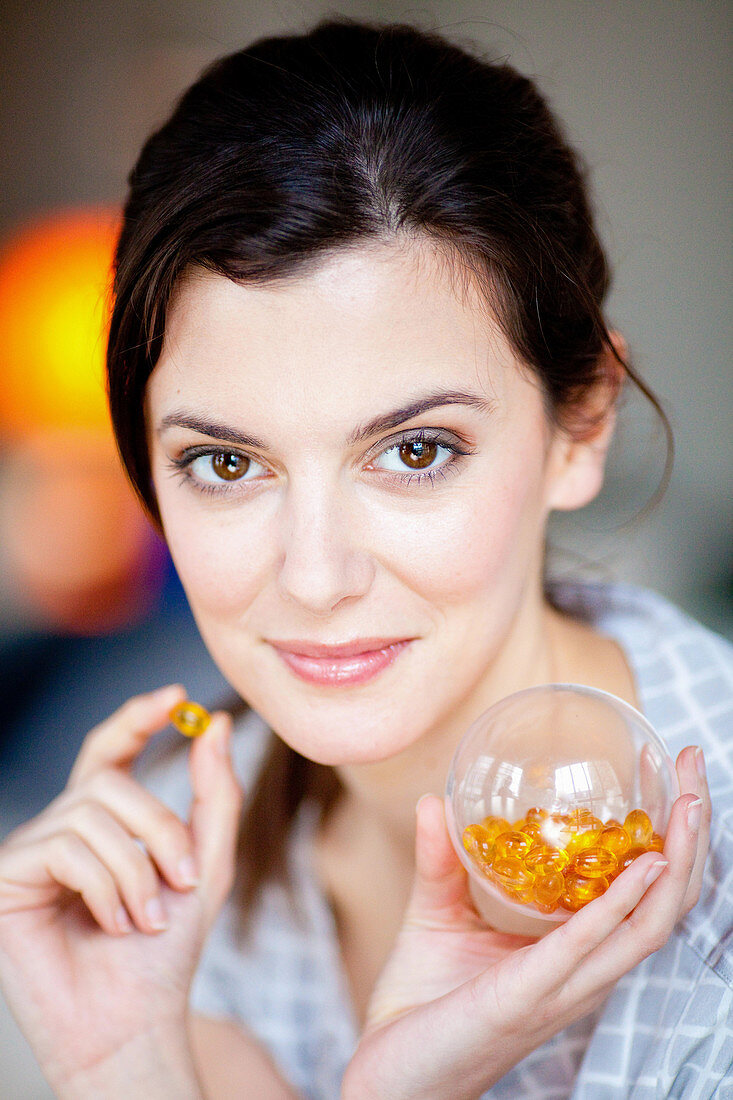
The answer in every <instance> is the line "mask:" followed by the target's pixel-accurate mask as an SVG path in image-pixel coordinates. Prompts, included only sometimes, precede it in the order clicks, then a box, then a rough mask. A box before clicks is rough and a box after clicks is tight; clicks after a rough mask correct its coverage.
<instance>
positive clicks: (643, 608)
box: [550, 582, 733, 783]
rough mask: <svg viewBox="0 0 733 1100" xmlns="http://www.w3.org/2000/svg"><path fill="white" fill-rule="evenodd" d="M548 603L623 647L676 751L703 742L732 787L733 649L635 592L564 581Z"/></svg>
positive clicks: (654, 718) (659, 600) (666, 605)
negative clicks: (555, 605)
mask: <svg viewBox="0 0 733 1100" xmlns="http://www.w3.org/2000/svg"><path fill="white" fill-rule="evenodd" d="M550 597H551V599H552V600H553V601H554V602H555V603H556V604H557V605H558V606H559V607H561V609H562V610H563V611H565V612H567V613H568V614H570V615H573V616H574V617H577V618H579V619H581V620H582V621H584V622H586V623H588V624H589V625H591V626H592V627H593V628H594V629H595V630H597V631H599V632H600V633H602V634H606V635H608V636H609V637H612V638H614V639H615V640H616V641H617V642H618V643H619V644H620V645H621V647H622V648H623V650H624V652H625V653H626V656H627V658H628V660H629V663H630V665H631V667H632V670H633V672H634V674H635V677H636V680H637V685H638V690H639V696H640V698H641V700H642V709H643V710H644V713H645V714H646V715H647V717H648V718H649V721H650V722H651V723H652V725H654V726H655V727H656V728H657V729H658V731H659V733H660V734H661V735H662V736H663V737H664V738H665V740H667V741H668V743H669V744H670V747H672V748H674V747H676V746H677V745H678V746H679V748H682V747H683V746H684V745H685V744H690V743H697V742H699V743H701V744H702V746H703V749H704V750H705V753H706V756H708V757H710V758H712V759H715V760H717V761H719V762H720V765H721V766H722V768H723V770H724V771H725V772H726V773H727V778H728V781H729V782H731V783H733V763H732V762H731V753H732V752H733V739H732V738H731V737H730V731H731V729H733V645H731V643H730V642H728V641H727V640H726V639H725V638H722V637H721V636H720V635H718V634H715V633H714V632H713V631H712V630H709V629H708V628H707V627H705V626H703V625H702V623H699V622H696V621H695V620H694V619H693V618H691V617H690V616H689V615H687V614H686V613H685V612H684V611H682V610H681V609H680V608H678V607H676V606H675V605H674V604H672V603H670V602H669V601H668V600H666V599H664V598H663V597H662V596H660V595H658V594H657V593H655V592H651V591H648V590H646V589H643V588H638V587H635V586H633V585H621V584H589V583H584V582H563V583H561V584H557V585H552V586H551V588H550ZM685 738H692V741H690V740H685Z"/></svg>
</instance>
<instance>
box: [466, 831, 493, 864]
mask: <svg viewBox="0 0 733 1100" xmlns="http://www.w3.org/2000/svg"><path fill="white" fill-rule="evenodd" d="M463 847H464V848H465V849H466V851H467V852H468V854H469V855H470V856H473V858H474V859H477V860H478V861H479V862H480V863H490V862H491V859H492V857H493V854H494V842H493V840H491V838H490V837H489V834H488V832H487V830H486V829H484V827H483V825H467V826H466V828H465V829H464V830H463Z"/></svg>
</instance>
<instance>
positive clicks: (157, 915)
mask: <svg viewBox="0 0 733 1100" xmlns="http://www.w3.org/2000/svg"><path fill="white" fill-rule="evenodd" d="M145 916H146V917H147V918H148V923H149V924H150V927H151V928H154V929H155V931H156V932H162V931H163V929H164V928H167V927H168V921H167V919H166V915H165V910H164V909H163V902H162V901H161V900H160V898H151V899H150V901H148V902H146V903H145Z"/></svg>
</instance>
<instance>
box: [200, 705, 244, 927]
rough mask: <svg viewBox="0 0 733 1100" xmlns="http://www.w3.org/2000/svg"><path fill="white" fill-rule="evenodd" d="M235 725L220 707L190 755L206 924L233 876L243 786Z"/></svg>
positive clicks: (216, 909) (225, 892)
mask: <svg viewBox="0 0 733 1100" xmlns="http://www.w3.org/2000/svg"><path fill="white" fill-rule="evenodd" d="M231 725H232V723H231V718H230V717H229V715H228V714H225V713H224V712H223V711H217V712H216V713H215V714H214V715H212V719H211V724H210V726H209V728H208V729H207V730H206V732H205V733H204V734H203V735H202V736H201V737H199V738H197V740H196V741H195V742H194V743H193V745H192V746H191V752H190V755H189V768H190V773H191V787H192V789H193V803H192V806H191V831H192V834H193V841H194V849H195V854H196V862H197V867H198V873H199V894H200V897H201V899H202V905H203V912H204V921H205V923H207V924H210V923H211V922H213V920H214V918H215V917H216V915H217V913H218V912H219V909H220V908H221V906H222V904H223V903H224V900H225V898H226V896H227V894H228V893H229V890H230V889H231V885H232V881H233V878H234V861H235V852H236V844H237V834H238V828H239V818H240V811H241V806H242V789H241V787H240V785H239V781H238V779H237V777H236V775H235V773H234V768H233V766H232V759H231V753H230V739H231Z"/></svg>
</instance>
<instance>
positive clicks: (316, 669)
mask: <svg viewBox="0 0 733 1100" xmlns="http://www.w3.org/2000/svg"><path fill="white" fill-rule="evenodd" d="M413 640H414V639H412V638H400V639H396V640H392V641H390V640H387V639H378V638H377V639H375V638H364V639H360V640H359V641H356V642H347V643H345V644H343V645H334V646H325V645H315V644H313V643H309V642H300V641H293V642H279V641H278V642H270V645H271V646H272V647H273V649H274V650H275V652H276V653H277V654H278V656H279V657H280V659H281V660H282V661H283V663H284V664H285V665H286V666H287V667H288V668H289V669H290V671H291V672H293V673H294V674H295V675H296V676H297V677H298V678H299V679H301V680H305V681H306V682H307V683H312V684H321V685H328V686H335V687H338V686H347V685H353V684H363V683H366V682H367V681H368V680H372V679H374V677H375V676H377V675H379V673H380V672H382V671H383V670H384V669H386V668H388V667H389V666H390V665H391V664H393V663H394V661H396V660H397V658H398V656H399V655H400V653H402V652H403V651H404V650H405V649H406V648H407V647H408V646H409V645H410V643H411V642H412V641H413Z"/></svg>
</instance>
